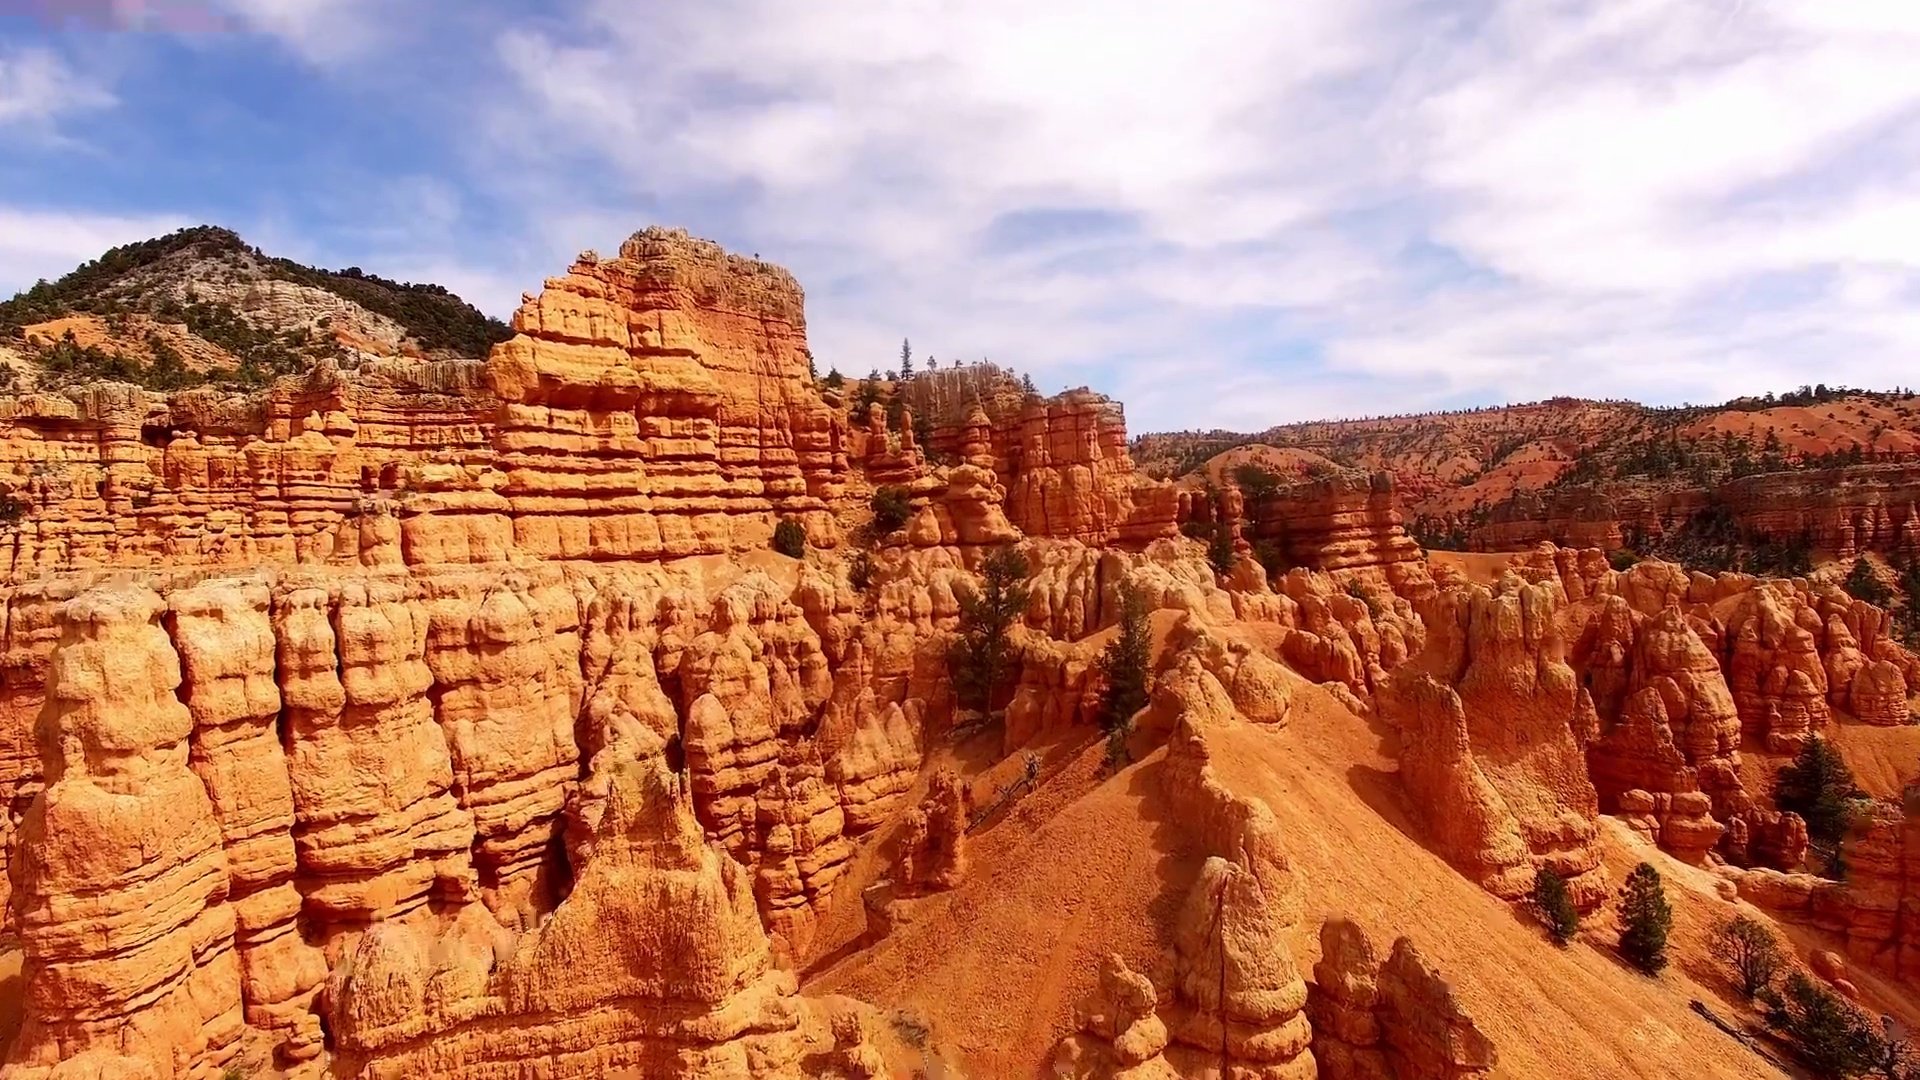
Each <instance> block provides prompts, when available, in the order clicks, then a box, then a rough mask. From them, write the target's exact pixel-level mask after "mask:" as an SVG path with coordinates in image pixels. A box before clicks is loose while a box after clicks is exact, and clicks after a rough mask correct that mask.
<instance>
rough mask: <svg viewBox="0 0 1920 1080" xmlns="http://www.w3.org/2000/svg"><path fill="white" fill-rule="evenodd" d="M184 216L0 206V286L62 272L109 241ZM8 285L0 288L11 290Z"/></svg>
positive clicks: (170, 224)
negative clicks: (125, 214)
mask: <svg viewBox="0 0 1920 1080" xmlns="http://www.w3.org/2000/svg"><path fill="white" fill-rule="evenodd" d="M185 224H187V222H186V221H185V220H184V219H182V218H180V217H178V216H174V215H169V214H140V215H131V216H121V215H115V214H87V213H76V212H70V211H65V210H43V209H22V208H17V207H7V206H0V286H5V285H8V284H11V283H17V284H18V286H19V287H25V286H27V285H31V284H33V282H34V281H36V280H38V279H41V278H47V279H53V278H57V277H60V276H61V275H63V274H65V273H66V272H67V271H69V270H72V269H73V268H74V267H75V266H77V265H78V264H80V263H83V262H86V261H87V260H89V259H92V258H94V257H96V256H98V255H99V254H100V253H101V252H103V251H105V250H107V249H108V248H110V247H115V246H117V245H120V244H126V243H131V242H133V241H135V240H145V239H147V238H149V237H153V236H159V235H162V234H163V233H168V232H171V231H173V230H174V229H177V228H180V227H181V226H182V225H185ZM12 292H13V290H12V289H11V288H0V294H4V295H11V294H12Z"/></svg>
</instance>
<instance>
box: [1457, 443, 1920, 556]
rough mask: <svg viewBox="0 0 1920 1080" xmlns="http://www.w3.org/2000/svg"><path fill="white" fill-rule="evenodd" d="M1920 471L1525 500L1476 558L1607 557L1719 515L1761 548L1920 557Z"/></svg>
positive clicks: (1480, 541) (1793, 476)
mask: <svg viewBox="0 0 1920 1080" xmlns="http://www.w3.org/2000/svg"><path fill="white" fill-rule="evenodd" d="M1916 502H1920V466H1917V465H1915V464H1913V463H1912V462H1910V461H1904V462H1876V463H1867V464H1861V465H1849V466H1843V467H1839V468H1831V469H1804V470H1793V471H1782V472H1770V473H1762V474H1759V475H1754V476H1745V477H1741V478H1739V479H1735V480H1729V481H1727V482H1725V483H1722V484H1719V485H1717V486H1714V487H1711V488H1699V487H1689V486H1670V485H1669V486H1659V485H1654V484H1649V483H1646V482H1640V481H1622V482H1613V483H1608V484H1606V485H1602V486H1594V485H1566V486H1562V487H1560V488H1557V489H1555V490H1553V491H1550V492H1537V491H1525V492H1519V493H1517V494H1516V495H1515V496H1514V497H1513V498H1510V499H1507V500H1505V501H1502V502H1500V503H1497V504H1495V505H1494V506H1492V507H1491V508H1490V509H1489V512H1488V514H1487V520H1486V522H1485V523H1484V524H1482V525H1480V526H1478V527H1476V528H1475V529H1474V530H1473V532H1472V535H1471V537H1470V543H1471V544H1472V545H1473V548H1474V550H1476V551H1513V550H1518V549H1521V548H1524V547H1527V546H1528V545H1531V544H1535V543H1539V542H1540V541H1543V540H1546V541H1551V542H1554V543H1557V544H1562V545H1565V546H1567V547H1580V548H1584V547H1595V548H1600V549H1602V550H1605V551H1613V550H1617V549H1619V548H1621V547H1625V546H1627V541H1628V538H1629V536H1630V535H1632V536H1637V537H1651V538H1655V539H1657V538H1659V537H1660V536H1662V535H1664V534H1666V533H1668V532H1670V531H1673V530H1675V529H1678V528H1681V527H1683V526H1684V524H1685V523H1686V522H1687V520H1688V518H1689V517H1691V516H1692V515H1693V514H1695V513H1697V512H1699V511H1701V510H1703V509H1708V508H1711V509H1712V510H1713V511H1714V512H1715V513H1716V514H1719V515H1723V516H1724V518H1725V519H1726V520H1727V521H1728V522H1729V524H1730V525H1731V527H1732V529H1734V530H1737V531H1738V532H1739V533H1740V534H1741V535H1743V536H1746V537H1749V538H1751V539H1753V540H1756V541H1758V540H1772V541H1775V542H1780V543H1785V542H1801V541H1804V542H1805V543H1806V544H1807V545H1808V547H1809V548H1810V549H1811V550H1812V551H1814V552H1817V553H1819V554H1822V555H1825V556H1830V557H1832V558H1834V559H1841V560H1849V559H1852V558H1854V557H1856V556H1858V555H1860V554H1862V553H1864V552H1868V551H1874V552H1878V553H1880V554H1882V555H1885V556H1888V557H1895V556H1911V555H1913V554H1915V553H1917V552H1920V513H1916V511H1915V504H1916Z"/></svg>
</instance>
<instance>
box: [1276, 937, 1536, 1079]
mask: <svg viewBox="0 0 1920 1080" xmlns="http://www.w3.org/2000/svg"><path fill="white" fill-rule="evenodd" d="M1309 990H1310V994H1309V997H1308V1000H1307V1015H1308V1016H1309V1017H1311V1019H1312V1022H1313V1054H1314V1060H1315V1061H1317V1062H1318V1063H1319V1065H1320V1073H1319V1075H1320V1076H1321V1077H1322V1078H1323V1080H1457V1078H1460V1077H1467V1076H1476V1075H1479V1074H1482V1073H1486V1072H1490V1071H1492V1069H1493V1068H1494V1066H1495V1065H1496V1064H1497V1063H1498V1055H1497V1054H1496V1053H1495V1051H1494V1048H1493V1044H1492V1043H1491V1042H1489V1041H1488V1039H1487V1037H1486V1036H1485V1035H1483V1034H1481V1033H1480V1029H1479V1028H1478V1027H1476V1026H1475V1025H1474V1022H1473V1019H1472V1017H1470V1016H1468V1015H1467V1014H1466V1012H1465V1011H1464V1010H1462V1009H1461V1007H1460V1005H1459V1002H1458V1001H1456V1000H1455V998H1454V995H1453V989H1452V987H1450V986H1449V985H1448V984H1447V983H1446V981H1445V980H1443V979H1442V978H1440V976H1439V975H1438V974H1437V973H1436V972H1435V971H1434V970H1433V968H1432V967H1431V965H1429V964H1428V963H1427V962H1426V960H1425V959H1424V958H1423V957H1421V955H1420V952H1419V950H1418V949H1416V948H1415V947H1414V945H1413V941H1412V939H1410V938H1408V937H1404V936H1403V937H1401V938H1399V939H1398V940H1397V941H1395V942H1394V945H1393V952H1392V954H1391V955H1390V956H1389V957H1388V958H1387V960H1386V961H1385V962H1384V963H1383V962H1381V960H1380V959H1379V954H1378V952H1377V951H1376V950H1375V948H1374V945H1373V942H1372V941H1371V939H1369V938H1368V936H1367V933H1366V931H1364V930H1362V929H1361V928H1360V927H1359V926H1358V925H1356V924H1355V923H1352V922H1350V921H1348V920H1346V919H1329V920H1327V922H1326V923H1324V924H1322V926H1321V927H1320V961H1319V962H1318V963H1317V964H1315V965H1314V968H1313V984H1312V986H1311V987H1310V988H1309Z"/></svg>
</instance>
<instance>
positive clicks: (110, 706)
mask: <svg viewBox="0 0 1920 1080" xmlns="http://www.w3.org/2000/svg"><path fill="white" fill-rule="evenodd" d="M165 610H166V605H165V603H164V602H163V601H162V600H161V599H160V597H159V596H157V595H155V594H154V593H153V592H152V591H151V590H147V589H142V588H135V587H123V588H116V589H111V590H103V591H98V592H92V593H88V594H86V595H84V596H82V597H80V598H79V599H76V600H74V601H73V602H71V603H70V604H68V605H67V608H66V620H65V622H64V624H63V627H62V633H61V638H60V648H59V649H58V651H57V652H55V654H54V658H53V663H52V666H51V669H50V670H49V673H48V678H47V705H46V710H45V713H44V715H43V716H42V718H41V727H42V731H43V733H44V735H45V742H44V743H43V750H44V751H45V752H46V754H47V787H46V790H45V791H43V792H42V793H41V794H40V795H39V797H37V798H36V799H35V800H34V803H33V806H32V809H30V810H29V811H28V812H27V815H26V818H25V820H24V821H23V822H22V823H21V827H20V854H19V855H18V857H17V862H16V864H15V866H14V867H13V868H12V872H13V880H14V885H15V891H14V896H13V904H14V910H15V911H16V913H17V914H18V919H19V923H18V929H19V935H20V947H21V950H22V951H23V953H24V954H25V957H26V959H25V997H24V1003H23V1012H24V1018H23V1021H22V1023H21V1028H20V1033H19V1035H18V1036H17V1037H16V1039H15V1040H14V1043H13V1047H12V1050H11V1052H10V1055H9V1058H8V1065H7V1068H6V1070H5V1075H6V1076H8V1077H9V1078H10V1080H29V1078H37V1077H46V1076H51V1075H53V1072H54V1069H55V1067H56V1066H58V1065H59V1064H60V1063H61V1062H62V1061H65V1060H67V1059H69V1058H76V1057H79V1056H81V1055H84V1054H94V1055H97V1056H98V1057H100V1058H102V1059H114V1060H116V1061H117V1062H118V1063H117V1064H116V1065H113V1066H111V1068H117V1069H119V1070H121V1073H120V1074H121V1075H138V1073H137V1072H136V1070H141V1069H144V1070H146V1071H147V1075H153V1076H177V1075H184V1074H186V1073H187V1072H189V1071H195V1072H213V1071H217V1070H219V1069H220V1068H222V1067H223V1065H224V1064H225V1063H226V1062H227V1061H229V1060H231V1058H232V1056H233V1055H234V1054H235V1053H236V1052H237V1051H238V1049H239V1046H238V1042H239V1039H240V1037H241V1034H242V1030H243V1025H244V1023H245V1017H244V1016H243V1014H242V1006H241V993H240V985H241V971H240V961H239V957H238V955H237V952H236V950H235V947H234V941H235V933H236V929H237V924H236V918H235V915H236V910H235V905H234V904H231V903H229V902H228V897H229V895H230V893H231V890H232V888H233V873H232V870H231V869H230V867H229V864H228V859H227V851H226V848H225V846H224V845H223V842H222V841H223V830H222V828H221V822H220V819H219V817H218V816H216V814H215V808H214V803H213V801H212V800H211V799H209V798H208V794H207V788H206V786H205V785H204V784H203V783H202V781H201V778H200V777H199V776H197V775H195V773H194V772H193V770H192V769H190V768H189V767H188V759H189V742H190V740H191V738H192V735H193V733H194V725H195V720H194V715H193V713H192V712H191V711H190V710H189V709H188V707H187V706H186V705H184V704H182V703H181V701H180V700H179V699H178V698H177V697H175V696H174V691H175V688H177V687H178V686H179V685H180V679H181V670H180V659H179V656H178V654H177V653H176V652H175V651H174V649H173V646H172V644H171V642H169V640H168V638H167V633H166V630H165V629H164V628H163V627H162V626H161V615H162V613H163V612H164V611H165ZM229 805H231V803H230V804H229ZM249 869H252V868H249ZM251 883H252V882H251V880H249V884H251ZM256 940H257V939H256ZM257 958H258V957H256V959H257ZM290 974H293V975H294V977H295V978H298V975H297V974H295V973H290ZM97 1067H98V1068H100V1069H101V1070H103V1071H105V1070H106V1069H108V1068H110V1067H109V1066H107V1065H106V1064H105V1063H104V1060H103V1061H102V1063H101V1064H100V1065H99V1066H97Z"/></svg>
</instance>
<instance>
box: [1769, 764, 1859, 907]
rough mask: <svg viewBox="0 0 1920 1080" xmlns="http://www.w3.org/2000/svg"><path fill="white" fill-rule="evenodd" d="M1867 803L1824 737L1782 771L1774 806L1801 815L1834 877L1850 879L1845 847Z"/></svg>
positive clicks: (1813, 845) (1776, 786)
mask: <svg viewBox="0 0 1920 1080" xmlns="http://www.w3.org/2000/svg"><path fill="white" fill-rule="evenodd" d="M1865 797H1866V796H1865V794H1864V793H1863V792H1861V790H1860V786H1859V784H1857V783H1856V782H1855V781H1854V779H1853V771H1852V770H1851V769H1848V768H1847V763H1846V761H1845V760H1844V759H1842V758H1841V757H1840V752H1839V751H1838V750H1835V749H1834V748H1833V745H1832V744H1831V743H1829V742H1827V740H1825V739H1823V738H1821V737H1820V736H1818V735H1815V736H1813V737H1812V738H1810V739H1808V740H1807V742H1806V745H1805V746H1802V747H1801V748H1800V753H1799V754H1798V755H1797V756H1795V757H1794V759H1793V762H1792V763H1791V764H1789V765H1785V766H1782V767H1781V769H1780V772H1779V773H1778V774H1777V776H1776V778H1775V780H1774V785H1773V804H1774V806H1775V807H1777V808H1778V809H1781V810H1788V811H1791V812H1793V813H1796V814H1799V815H1800V817H1801V819H1802V820H1804V821H1805V822H1806V823H1807V838H1808V839H1809V840H1810V841H1811V842H1812V847H1813V849H1814V850H1815V851H1816V852H1817V853H1819V854H1820V855H1821V856H1822V857H1823V859H1824V860H1825V862H1826V868H1825V872H1826V873H1827V874H1828V875H1829V876H1832V877H1840V876H1843V875H1844V873H1845V867H1846V863H1845V861H1844V859H1843V858H1842V851H1841V846H1842V845H1843V844H1844V843H1845V841H1846V838H1847V832H1848V830H1849V829H1851V828H1852V827H1853V823H1854V820H1855V819H1856V818H1857V817H1858V816H1859V814H1860V808H1861V803H1862V800H1864V799H1865Z"/></svg>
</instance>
